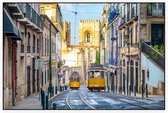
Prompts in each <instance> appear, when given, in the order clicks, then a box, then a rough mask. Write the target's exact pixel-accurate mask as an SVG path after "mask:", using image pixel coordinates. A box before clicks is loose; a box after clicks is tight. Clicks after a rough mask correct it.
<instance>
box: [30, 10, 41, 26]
mask: <svg viewBox="0 0 168 113" xmlns="http://www.w3.org/2000/svg"><path fill="white" fill-rule="evenodd" d="M31 20H32V22H33V23H34V24H36V25H37V13H36V11H35V10H33V9H32V18H31ZM38 21H39V20H38Z"/></svg>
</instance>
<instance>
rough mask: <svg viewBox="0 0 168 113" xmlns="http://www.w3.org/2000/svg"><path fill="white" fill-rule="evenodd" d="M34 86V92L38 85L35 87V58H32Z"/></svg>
mask: <svg viewBox="0 0 168 113" xmlns="http://www.w3.org/2000/svg"><path fill="white" fill-rule="evenodd" d="M32 62H33V63H32V86H33V93H34V92H36V87H35V81H36V77H35V58H33V59H32Z"/></svg>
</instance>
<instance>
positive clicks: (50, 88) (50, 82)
mask: <svg viewBox="0 0 168 113" xmlns="http://www.w3.org/2000/svg"><path fill="white" fill-rule="evenodd" d="M51 44H52V42H51V23H50V55H49V71H50V72H49V73H50V80H49V89H48V90H49V93H50V98H51V97H52V96H53V89H52V88H53V86H52V65H51V50H52V45H51Z"/></svg>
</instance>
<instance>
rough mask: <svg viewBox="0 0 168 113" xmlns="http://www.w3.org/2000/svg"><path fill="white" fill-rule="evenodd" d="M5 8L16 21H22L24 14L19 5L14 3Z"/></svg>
mask: <svg viewBox="0 0 168 113" xmlns="http://www.w3.org/2000/svg"><path fill="white" fill-rule="evenodd" d="M6 6H7V8H8V9H9V11H10V12H11V13H12V14H13V15H14V16H15V17H16V18H18V19H23V18H24V14H23V12H22V7H21V6H20V5H19V4H16V3H8V4H7V5H6Z"/></svg>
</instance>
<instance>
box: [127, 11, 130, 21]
mask: <svg viewBox="0 0 168 113" xmlns="http://www.w3.org/2000/svg"><path fill="white" fill-rule="evenodd" d="M129 20H130V12H129V11H128V12H127V22H128V21H129Z"/></svg>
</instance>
